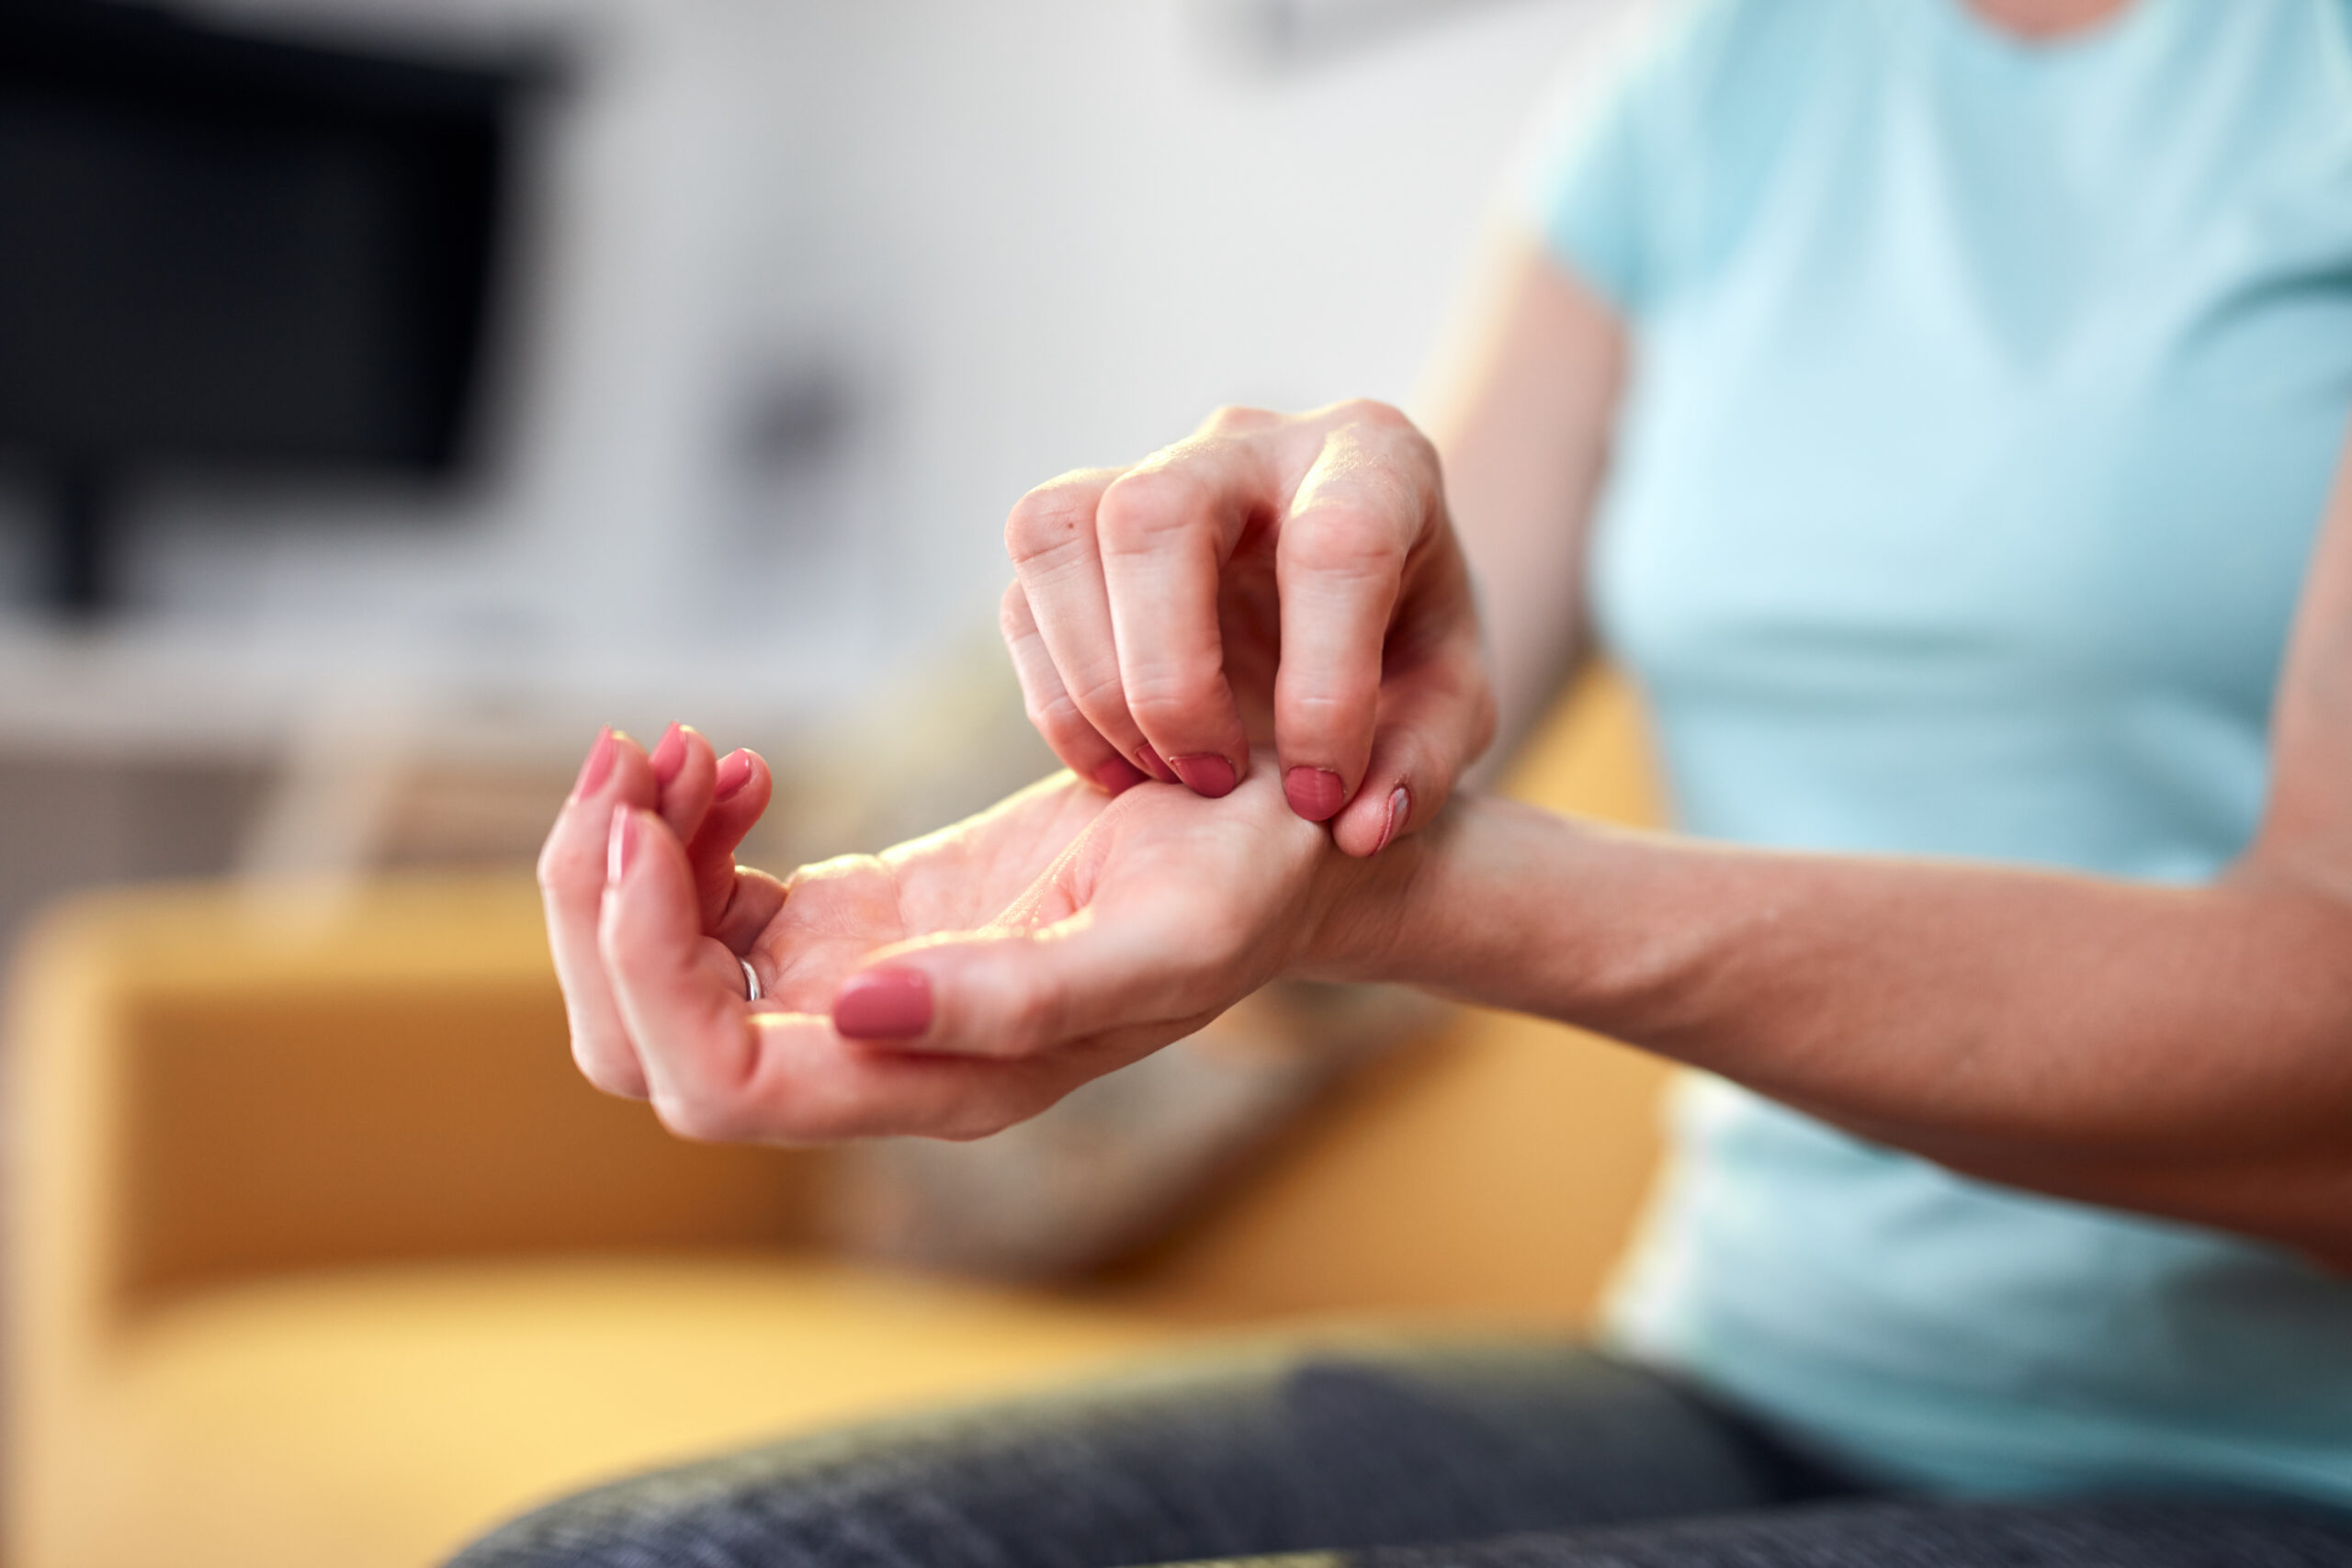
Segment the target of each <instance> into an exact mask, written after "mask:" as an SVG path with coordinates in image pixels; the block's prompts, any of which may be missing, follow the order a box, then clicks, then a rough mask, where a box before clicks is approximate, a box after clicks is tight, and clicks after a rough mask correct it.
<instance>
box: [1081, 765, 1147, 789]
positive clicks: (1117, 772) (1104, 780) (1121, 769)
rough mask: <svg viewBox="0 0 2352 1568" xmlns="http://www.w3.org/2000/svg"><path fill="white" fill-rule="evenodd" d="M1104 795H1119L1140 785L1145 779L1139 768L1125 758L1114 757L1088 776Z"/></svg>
mask: <svg viewBox="0 0 2352 1568" xmlns="http://www.w3.org/2000/svg"><path fill="white" fill-rule="evenodd" d="M1088 776H1090V777H1091V778H1092V779H1093V780H1094V782H1095V783H1096V784H1098V785H1100V786H1101V787H1102V789H1103V793H1104V794H1106V795H1119V794H1122V793H1124V792H1125V791H1127V790H1131V789H1133V788H1135V786H1136V785H1137V784H1142V783H1143V782H1144V780H1145V778H1146V777H1147V775H1146V774H1145V773H1144V771H1143V770H1142V769H1141V768H1138V767H1136V765H1135V764H1134V763H1133V762H1130V761H1127V760H1126V759H1125V757H1114V758H1112V759H1111V760H1110V761H1107V762H1105V763H1103V765H1102V766H1101V767H1099V768H1097V769H1095V770H1094V772H1093V773H1091V774H1090V775H1088Z"/></svg>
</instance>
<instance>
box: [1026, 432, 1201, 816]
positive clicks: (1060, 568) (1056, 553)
mask: <svg viewBox="0 0 2352 1568" xmlns="http://www.w3.org/2000/svg"><path fill="white" fill-rule="evenodd" d="M1119 473H1120V470H1118V469H1116V468H1091V469H1087V470H1083V471H1081V472H1079V473H1073V474H1065V475H1063V476H1062V477H1061V478H1060V479H1055V480H1053V481H1052V482H1051V483H1048V484H1043V485H1040V486H1038V487H1037V488H1036V489H1035V490H1033V491H1030V492H1029V493H1028V494H1027V495H1024V496H1023V497H1022V498H1021V501H1020V503H1019V504H1018V505H1016V506H1014V507H1013V509H1012V515H1011V516H1010V517H1008V518H1007V519H1006V520H1005V525H1004V545H1005V549H1006V551H1007V552H1008V553H1009V554H1010V555H1011V556H1012V568H1013V572H1014V578H1015V581H1016V583H1017V584H1018V586H1019V587H1020V589H1021V592H1022V597H1023V600H1024V601H1025V603H1026V604H1027V607H1028V610H1029V615H1030V622H1031V624H1032V625H1034V626H1035V627H1036V628H1037V637H1038V640H1039V642H1040V643H1042V644H1043V646H1044V649H1045V651H1046V657H1047V658H1048V660H1051V662H1052V663H1053V666H1054V669H1055V672H1056V674H1057V677H1058V678H1059V680H1060V682H1061V685H1062V689H1063V691H1064V692H1065V693H1067V694H1069V699H1070V704H1071V705H1072V706H1073V707H1075V708H1076V709H1077V710H1078V714H1079V716H1080V719H1082V720H1083V721H1084V722H1085V724H1086V725H1087V727H1088V728H1091V729H1092V730H1093V731H1094V732H1095V733H1096V734H1097V735H1099V736H1101V737H1102V738H1103V740H1104V741H1105V742H1106V743H1108V744H1109V746H1110V747H1111V749H1112V750H1114V751H1116V752H1117V753H1118V754H1119V756H1120V757H1121V758H1123V759H1125V760H1127V761H1133V762H1134V763H1135V764H1136V766H1137V767H1139V768H1141V769H1142V770H1143V771H1144V772H1145V773H1148V774H1149V775H1150V776H1152V777H1153V778H1156V779H1159V780H1160V781H1161V782H1162V783H1166V784H1172V783H1174V782H1175V778H1176V775H1175V774H1173V773H1170V772H1169V771H1168V765H1167V764H1166V763H1165V762H1163V761H1160V758H1159V753H1158V752H1156V751H1154V750H1151V748H1150V746H1149V744H1148V741H1147V740H1146V739H1145V737H1144V732H1143V728H1142V727H1141V726H1140V725H1138V724H1137V723H1136V719H1135V716H1134V715H1133V714H1132V713H1130V712H1128V710H1127V701H1126V694H1125V689H1124V688H1123V687H1122V686H1121V685H1120V682H1119V650H1118V639H1117V637H1116V636H1115V635H1114V631H1113V628H1112V625H1111V599H1110V593H1109V591H1108V590H1107V589H1106V588H1105V587H1104V586H1103V557H1102V551H1101V548H1100V541H1099V540H1098V538H1097V536H1096V535H1097V526H1098V525H1097V518H1096V513H1097V512H1098V511H1099V510H1100V508H1101V505H1102V501H1103V493H1104V492H1105V491H1108V490H1109V489H1110V488H1111V485H1112V483H1113V482H1114V480H1116V479H1118V478H1119ZM1027 689H1028V683H1027V680H1026V677H1025V676H1024V678H1023V692H1024V694H1026V692H1027ZM1052 739H1053V738H1052V737H1051V736H1048V737H1047V740H1048V743H1051V741H1052ZM1057 754H1058V748H1057ZM1063 761H1070V760H1069V758H1067V757H1065V758H1063ZM1071 766H1072V768H1073V769H1078V764H1077V763H1075V762H1071ZM1078 771H1079V772H1080V773H1081V774H1083V775H1084V776H1088V777H1091V776H1092V774H1091V770H1086V769H1078Z"/></svg>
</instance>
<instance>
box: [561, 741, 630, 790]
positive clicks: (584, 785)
mask: <svg viewBox="0 0 2352 1568" xmlns="http://www.w3.org/2000/svg"><path fill="white" fill-rule="evenodd" d="M619 750H620V748H619V747H618V746H616V745H615V744H614V743H613V727H612V726H611V725H609V724H608V725H606V726H605V728H602V729H600V730H598V731H597V732H596V744H594V746H591V747H589V748H588V760H587V761H584V762H582V763H581V764H580V778H579V781H578V782H577V783H575V784H573V785H572V786H571V798H572V799H574V800H578V799H579V798H580V797H581V796H582V795H594V794H595V793H596V791H597V790H598V789H599V788H601V787H602V786H603V784H604V783H605V780H606V779H608V778H611V777H612V776H613V758H614V756H615V755H616V754H617V753H618V751H619Z"/></svg>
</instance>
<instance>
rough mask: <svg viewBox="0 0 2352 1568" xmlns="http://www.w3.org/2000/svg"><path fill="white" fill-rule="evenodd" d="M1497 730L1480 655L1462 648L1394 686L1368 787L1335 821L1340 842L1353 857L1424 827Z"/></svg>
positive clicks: (1385, 702) (1387, 696)
mask: <svg viewBox="0 0 2352 1568" xmlns="http://www.w3.org/2000/svg"><path fill="white" fill-rule="evenodd" d="M1494 725H1495V718H1494V704H1493V699H1492V698H1491V697H1490V696H1489V695H1488V694H1487V685H1486V683H1485V682H1484V681H1483V680H1482V679H1480V678H1479V676H1478V669H1477V655H1476V651H1475V649H1467V648H1457V649H1453V650H1452V651H1450V652H1448V653H1447V654H1445V655H1443V656H1442V657H1439V658H1436V659H1434V660H1431V661H1430V663H1429V664H1428V665H1427V666H1425V667H1424V668H1422V669H1419V670H1416V671H1409V672H1408V673H1407V674H1405V675H1403V676H1400V677H1399V678H1397V679H1396V680H1393V681H1391V682H1390V683H1389V686H1388V689H1387V690H1386V691H1385V693H1384V694H1382V698H1381V716H1380V728H1379V729H1378V731H1377V733H1376V734H1375V736H1374V740H1373V748H1372V761H1371V762H1370V764H1369V765H1368V766H1367V767H1366V768H1365V770H1364V782H1363V787H1362V788H1361V789H1360V790H1358V791H1357V793H1356V797H1355V799H1354V800H1352V801H1351V802H1350V803H1349V805H1348V807H1347V809H1346V810H1344V811H1342V812H1341V813H1340V816H1339V817H1338V818H1337V819H1335V820H1334V821H1333V822H1332V824H1331V837H1332V840H1333V841H1334V842H1336V843H1337V844H1338V845H1339V846H1340V849H1341V850H1342V851H1343V852H1346V853H1348V854H1351V855H1357V856H1365V855H1374V854H1378V853H1379V852H1381V851H1382V850H1384V849H1385V848H1387V847H1388V846H1389V845H1390V844H1392V843H1394V842H1396V841H1397V840H1398V839H1401V838H1403V837H1405V836H1406V835H1407V834H1408V833H1411V832H1414V831H1416V830H1418V829H1419V828H1421V827H1422V826H1424V825H1425V824H1426V823H1428V822H1429V821H1430V818H1433V817H1435V816H1436V815H1437V814H1438V812H1439V811H1440V810H1441V809H1442V808H1443V807H1444V805H1445V802H1446V797H1447V795H1449V794H1450V793H1451V792H1452V790H1453V781H1454V780H1455V779H1456V778H1458V777H1460V776H1461V773H1462V770H1463V769H1464V768H1465V767H1467V766H1468V765H1469V764H1470V762H1471V761H1473V760H1474V759H1475V758H1476V756H1477V755H1478V753H1479V752H1481V751H1483V750H1485V749H1486V746H1487V741H1488V740H1489V739H1492V737H1493V734H1494Z"/></svg>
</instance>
